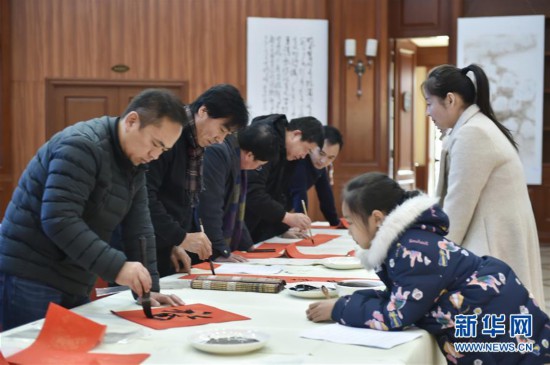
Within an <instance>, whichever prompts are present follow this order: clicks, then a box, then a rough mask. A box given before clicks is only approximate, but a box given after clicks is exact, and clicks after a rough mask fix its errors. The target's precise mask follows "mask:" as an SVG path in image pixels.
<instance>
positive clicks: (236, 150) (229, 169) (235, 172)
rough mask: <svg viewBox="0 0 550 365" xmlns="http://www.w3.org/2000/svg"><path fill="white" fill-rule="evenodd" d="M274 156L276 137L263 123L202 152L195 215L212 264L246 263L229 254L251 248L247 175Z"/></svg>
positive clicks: (242, 259) (240, 257) (255, 124)
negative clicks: (210, 251)
mask: <svg viewBox="0 0 550 365" xmlns="http://www.w3.org/2000/svg"><path fill="white" fill-rule="evenodd" d="M278 153H279V143H278V140H277V134H276V132H275V130H274V129H273V128H272V127H271V126H270V125H269V124H266V123H254V124H252V125H250V126H248V127H246V128H245V129H243V130H241V131H239V132H238V136H228V137H226V138H225V141H224V143H221V144H216V145H213V146H210V147H208V148H207V149H206V151H205V153H204V190H203V191H202V192H201V195H200V201H199V209H198V212H199V216H200V218H201V219H202V222H203V223H204V230H205V233H206V235H207V236H208V238H209V239H210V240H211V241H212V248H213V251H214V258H215V259H216V261H218V262H244V261H247V260H246V259H245V258H244V257H242V256H241V255H237V254H234V253H233V251H235V250H241V251H242V250H244V251H246V250H248V249H249V248H250V247H251V246H252V244H253V242H252V238H251V237H250V233H249V232H248V228H247V227H246V224H245V223H244V211H245V207H246V189H247V177H248V176H247V173H248V171H249V170H255V169H257V168H258V167H260V166H262V165H264V164H266V163H267V162H268V161H272V160H274V159H275V158H276V157H277V155H278Z"/></svg>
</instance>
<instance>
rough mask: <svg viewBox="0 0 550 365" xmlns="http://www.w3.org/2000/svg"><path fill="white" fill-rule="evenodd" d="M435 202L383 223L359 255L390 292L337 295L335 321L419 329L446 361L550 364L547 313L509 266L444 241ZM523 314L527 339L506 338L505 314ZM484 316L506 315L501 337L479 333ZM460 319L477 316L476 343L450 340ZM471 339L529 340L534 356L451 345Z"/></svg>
mask: <svg viewBox="0 0 550 365" xmlns="http://www.w3.org/2000/svg"><path fill="white" fill-rule="evenodd" d="M435 202H436V200H435V199H430V198H427V197H425V196H418V197H415V198H412V199H409V200H407V201H405V203H403V204H402V205H400V206H398V207H397V208H396V209H395V210H394V211H393V212H391V213H390V214H389V215H388V216H387V217H386V218H385V220H384V222H383V224H382V226H381V227H380V228H379V230H378V232H377V233H376V236H375V238H374V239H373V241H372V242H371V247H370V249H369V250H362V251H360V252H359V254H358V256H359V257H360V258H361V260H362V262H363V263H364V264H365V266H366V267H367V268H374V269H375V270H376V273H377V274H378V276H379V277H380V279H381V280H382V281H383V282H384V283H385V284H386V287H387V290H386V291H379V290H361V291H357V292H355V293H354V294H353V295H351V296H345V297H342V298H340V299H339V300H338V301H337V303H336V305H335V307H334V309H333V311H332V318H333V319H334V320H335V321H337V322H339V323H341V324H345V325H347V326H352V327H367V328H373V329H378V330H401V329H403V328H405V327H408V326H412V325H415V326H417V327H420V328H423V329H425V330H426V331H428V332H430V333H431V334H433V335H434V336H435V337H436V339H437V342H438V344H439V346H440V349H441V351H442V352H443V354H444V355H445V356H446V358H447V360H448V362H449V363H454V364H475V363H480V364H481V363H483V364H530V365H531V364H542V363H544V362H548V361H549V360H550V357H549V353H548V344H549V341H550V320H549V319H548V316H547V315H546V314H545V313H544V312H543V311H542V310H541V309H540V307H539V306H538V305H537V304H536V303H535V302H534V300H533V297H532V296H531V295H530V293H529V292H528V291H527V289H526V288H525V287H524V286H523V285H522V284H521V283H520V281H519V279H518V278H517V276H516V275H515V273H514V272H513V271H512V269H511V268H510V267H509V266H508V265H507V264H505V263H504V262H502V261H500V260H498V259H495V258H493V257H490V256H483V257H479V256H476V255H475V254H473V253H472V252H470V251H468V250H465V249H463V248H461V247H460V246H457V245H455V244H454V243H453V242H451V241H448V240H447V239H445V235H446V234H447V231H448V227H449V221H448V217H447V215H446V214H445V213H443V211H442V210H441V209H440V208H439V207H438V206H436V205H433V204H434V203H435ZM526 264H528V263H526ZM541 305H544V303H541ZM526 313H528V314H531V315H532V325H533V327H532V337H530V338H526V337H525V336H521V335H520V336H518V337H517V338H510V337H509V332H508V331H509V329H510V326H509V320H510V316H511V315H512V314H514V315H517V314H526ZM487 314H489V315H490V314H496V315H504V316H505V321H504V324H505V330H506V331H505V333H504V334H497V335H496V337H495V338H492V337H491V336H490V335H489V334H483V333H482V330H483V328H484V323H483V319H482V318H483V316H484V315H487ZM457 315H477V327H475V326H474V327H475V328H476V332H477V336H476V337H475V338H462V337H460V336H458V337H455V321H456V320H457V317H456V316H457ZM458 320H460V319H458ZM485 328H487V327H485ZM472 341H475V342H492V343H495V342H500V343H503V342H513V343H516V344H517V343H518V342H530V343H532V344H533V346H534V351H533V352H532V353H531V352H530V353H527V354H521V353H517V352H462V353H459V352H456V351H455V349H454V347H453V344H454V343H459V342H472ZM476 360H480V361H478V362H476Z"/></svg>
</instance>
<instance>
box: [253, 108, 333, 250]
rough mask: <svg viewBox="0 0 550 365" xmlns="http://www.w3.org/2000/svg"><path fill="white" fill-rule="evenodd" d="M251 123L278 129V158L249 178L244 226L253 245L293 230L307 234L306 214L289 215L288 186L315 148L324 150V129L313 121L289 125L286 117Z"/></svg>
mask: <svg viewBox="0 0 550 365" xmlns="http://www.w3.org/2000/svg"><path fill="white" fill-rule="evenodd" d="M252 123H267V124H269V125H271V126H272V128H273V129H275V131H276V133H277V141H278V144H279V156H277V158H276V159H275V160H274V161H270V162H269V163H267V164H266V165H264V166H262V167H260V168H259V169H257V170H253V171H250V173H249V175H248V197H247V204H246V214H245V222H246V225H247V227H248V229H249V230H250V234H251V235H252V239H253V241H254V242H260V241H261V240H264V239H268V238H271V237H273V236H276V235H280V234H282V233H284V232H286V231H287V230H288V229H289V228H290V227H295V228H297V229H299V230H302V231H303V230H306V229H308V228H309V227H310V226H311V220H310V219H309V217H308V216H307V215H305V214H303V213H290V212H288V211H287V210H291V209H290V202H288V200H287V194H288V186H289V183H290V179H291V178H292V175H293V173H294V168H295V163H296V161H298V160H300V159H303V158H305V157H306V156H307V154H308V153H310V152H311V151H312V150H313V149H314V148H316V147H321V148H322V147H323V140H324V137H323V126H322V124H321V122H319V121H318V120H317V119H315V118H314V117H303V118H295V119H292V120H291V121H290V122H288V121H287V119H286V116H285V115H283V114H271V115H267V116H262V117H257V118H254V120H253V121H252Z"/></svg>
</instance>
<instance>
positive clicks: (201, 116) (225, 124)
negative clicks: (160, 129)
mask: <svg viewBox="0 0 550 365" xmlns="http://www.w3.org/2000/svg"><path fill="white" fill-rule="evenodd" d="M185 110H186V112H187V115H188V119H189V123H188V124H187V125H186V126H185V128H184V129H183V132H182V134H181V136H180V138H179V139H178V141H177V142H176V143H175V145H174V148H172V149H171V150H170V151H169V152H167V153H165V154H163V155H162V156H161V157H160V158H159V159H158V160H157V161H154V162H153V163H151V164H150V165H149V171H148V172H147V190H148V193H149V208H150V210H151V219H152V221H153V225H154V227H155V235H156V237H157V258H158V269H159V273H160V275H161V276H166V275H170V274H173V273H174V272H186V271H189V269H190V265H191V263H193V264H195V263H198V262H200V260H205V259H207V258H209V257H210V256H211V255H212V243H211V242H210V240H209V239H208V237H207V236H206V235H205V234H204V233H203V232H200V229H198V227H197V224H194V223H193V208H194V207H196V206H197V204H198V201H199V194H200V192H201V191H202V190H203V181H202V162H203V156H204V149H205V148H206V147H208V146H210V145H213V144H217V143H222V142H223V140H224V139H225V137H226V136H227V135H228V134H229V133H231V132H234V131H236V130H238V129H241V128H244V127H245V126H246V124H247V123H248V110H247V109H246V105H245V103H244V100H243V98H242V97H241V94H240V93H239V90H237V88H235V87H234V86H232V85H229V84H219V85H215V86H213V87H211V88H210V89H208V90H206V91H205V92H204V93H202V94H201V95H200V96H199V97H198V98H197V99H196V100H195V101H194V102H193V103H191V104H190V105H188V106H186V107H185Z"/></svg>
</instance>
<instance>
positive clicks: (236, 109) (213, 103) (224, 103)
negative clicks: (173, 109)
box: [190, 84, 248, 130]
mask: <svg viewBox="0 0 550 365" xmlns="http://www.w3.org/2000/svg"><path fill="white" fill-rule="evenodd" d="M203 105H204V106H205V107H206V110H207V111H208V115H209V116H210V117H211V118H228V119H229V122H228V123H227V125H226V126H227V127H228V128H229V129H231V130H238V129H242V128H244V127H246V125H247V124H248V109H247V108H246V104H245V102H244V100H243V98H242V96H241V93H240V92H239V90H238V89H237V88H236V87H235V86H233V85H230V84H218V85H215V86H212V87H211V88H210V89H208V90H206V91H205V92H204V93H202V95H201V96H199V97H198V98H197V99H196V100H195V101H194V102H193V103H192V104H191V105H190V109H191V112H192V113H193V115H195V114H196V113H197V112H198V111H199V109H200V107H201V106H203Z"/></svg>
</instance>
